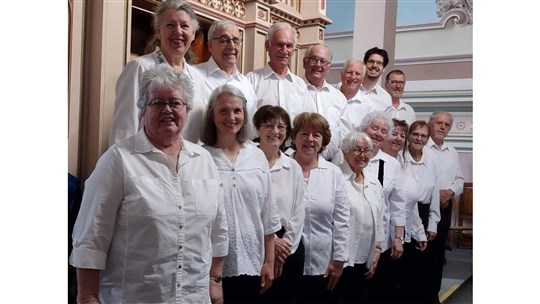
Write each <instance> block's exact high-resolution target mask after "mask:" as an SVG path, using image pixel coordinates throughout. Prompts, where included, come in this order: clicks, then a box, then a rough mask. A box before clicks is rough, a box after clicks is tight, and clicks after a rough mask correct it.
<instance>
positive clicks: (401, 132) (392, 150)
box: [383, 126, 407, 156]
mask: <svg viewBox="0 0 540 304" xmlns="http://www.w3.org/2000/svg"><path fill="white" fill-rule="evenodd" d="M406 137H407V134H406V133H405V129H404V128H403V127H402V126H396V127H395V128H394V131H392V134H391V136H390V139H389V140H386V141H384V143H383V150H384V151H385V152H386V153H388V154H390V155H394V156H395V155H397V154H398V153H399V152H400V151H401V150H403V146H404V145H405V138H406Z"/></svg>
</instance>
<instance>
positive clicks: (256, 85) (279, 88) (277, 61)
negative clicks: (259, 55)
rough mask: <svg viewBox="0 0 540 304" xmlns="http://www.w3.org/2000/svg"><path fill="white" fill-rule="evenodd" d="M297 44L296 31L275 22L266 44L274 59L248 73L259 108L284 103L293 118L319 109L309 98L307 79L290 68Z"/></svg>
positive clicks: (283, 106) (283, 105) (281, 105)
mask: <svg viewBox="0 0 540 304" xmlns="http://www.w3.org/2000/svg"><path fill="white" fill-rule="evenodd" d="M296 43H297V39H296V31H295V30H294V29H293V28H292V27H291V26H290V25H289V24H288V23H285V22H277V23H274V25H272V27H270V29H269V30H268V36H267V38H266V43H265V47H266V51H267V52H268V56H269V57H270V61H269V62H268V64H266V65H265V66H264V67H263V68H260V69H257V70H254V71H252V72H249V73H248V74H247V75H246V77H247V78H248V79H249V81H250V82H251V84H252V85H253V89H254V90H255V94H256V95H257V109H258V108H260V107H261V106H264V105H267V104H269V105H274V106H280V107H282V108H284V109H285V110H286V111H287V113H289V115H290V116H291V120H293V119H294V117H295V116H296V115H297V114H299V113H302V112H316V111H317V108H316V106H315V104H314V103H313V102H311V101H310V100H309V99H308V98H307V87H306V83H305V82H304V80H303V79H302V78H300V77H298V76H296V75H295V74H293V73H291V71H290V70H289V65H290V64H291V58H292V56H293V54H294V50H295V48H296Z"/></svg>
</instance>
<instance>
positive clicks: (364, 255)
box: [340, 161, 384, 269]
mask: <svg viewBox="0 0 540 304" xmlns="http://www.w3.org/2000/svg"><path fill="white" fill-rule="evenodd" d="M340 167H341V171H342V172H343V176H344V177H345V182H346V184H347V194H348V197H349V202H350V203H351V220H350V227H351V232H350V240H349V261H348V262H347V266H354V264H363V263H366V267H367V268H368V269H369V268H371V264H372V262H373V254H374V252H375V245H376V240H377V239H382V238H384V237H383V236H382V235H381V234H383V233H384V227H383V218H382V215H383V207H384V195H383V190H382V187H381V184H380V183H379V182H378V181H377V180H376V179H375V178H374V177H373V176H372V175H371V174H364V183H363V184H357V183H356V182H355V178H356V174H355V173H354V172H353V171H352V170H351V167H350V166H349V164H348V163H347V162H346V161H344V162H343V163H341V165H340Z"/></svg>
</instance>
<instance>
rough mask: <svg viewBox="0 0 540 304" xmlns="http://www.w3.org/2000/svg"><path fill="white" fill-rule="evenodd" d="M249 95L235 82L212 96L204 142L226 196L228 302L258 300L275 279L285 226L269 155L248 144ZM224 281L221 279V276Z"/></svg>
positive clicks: (226, 290) (226, 287)
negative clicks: (278, 237)
mask: <svg viewBox="0 0 540 304" xmlns="http://www.w3.org/2000/svg"><path fill="white" fill-rule="evenodd" d="M248 117H249V116H248V113H247V111H246V98H245V97H244V95H243V94H242V92H241V91H240V90H239V89H237V88H236V87H234V86H231V85H223V86H220V87H217V88H216V89H215V90H214V91H213V92H212V95H211V96H210V100H209V102H208V108H207V110H206V114H205V120H204V127H203V132H202V135H201V140H202V142H203V143H204V144H205V145H204V148H206V149H207V150H208V151H209V152H210V154H211V155H212V157H213V158H214V162H215V163H216V165H217V167H218V172H219V175H220V177H221V181H222V182H223V191H224V194H225V211H226V213H227V221H228V231H229V253H228V255H227V257H226V258H225V265H224V267H223V295H224V300H225V302H228V303H254V302H256V301H257V298H258V295H259V292H264V291H266V290H267V289H268V288H269V287H270V286H271V284H272V280H273V279H274V233H275V232H277V231H279V229H280V228H281V224H280V222H279V214H278V211H277V206H276V202H275V200H274V197H273V194H272V189H271V188H272V187H271V185H272V184H271V179H270V170H269V167H268V161H267V160H266V157H265V155H264V153H263V152H262V151H261V150H260V149H258V148H257V147H256V146H255V145H252V144H249V143H247V142H246V141H247V137H248V135H249V130H250V122H249V119H248ZM215 281H216V283H219V282H221V277H218V278H216V280H215Z"/></svg>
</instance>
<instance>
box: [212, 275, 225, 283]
mask: <svg viewBox="0 0 540 304" xmlns="http://www.w3.org/2000/svg"><path fill="white" fill-rule="evenodd" d="M222 279H223V277H222V276H221V275H217V276H215V277H213V276H210V280H212V281H214V282H216V283H221V280H222Z"/></svg>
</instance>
